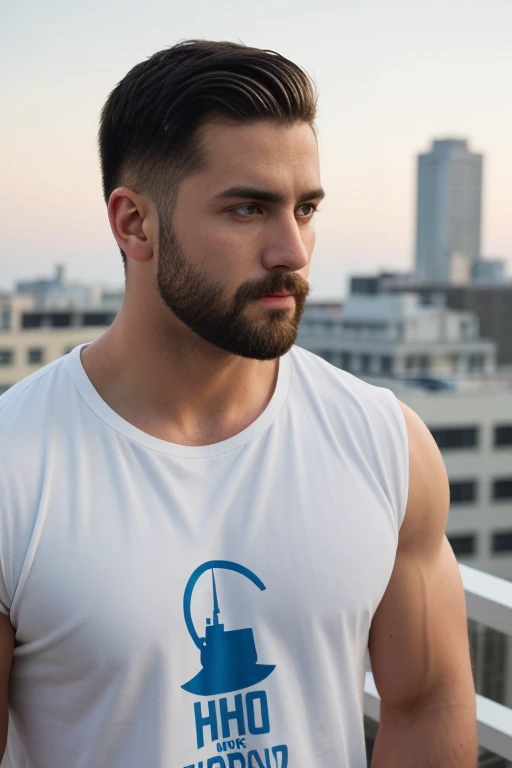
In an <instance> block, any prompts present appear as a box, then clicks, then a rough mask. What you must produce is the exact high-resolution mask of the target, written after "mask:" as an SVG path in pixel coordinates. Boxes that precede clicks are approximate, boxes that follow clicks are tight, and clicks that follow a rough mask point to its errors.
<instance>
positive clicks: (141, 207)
mask: <svg viewBox="0 0 512 768" xmlns="http://www.w3.org/2000/svg"><path fill="white" fill-rule="evenodd" d="M108 218H109V221H110V227H111V229H112V234H113V235H114V237H115V239H116V242H117V244H118V246H119V247H120V248H122V249H123V251H124V252H125V253H126V256H127V258H129V259H134V260H135V261H140V262H143V261H149V260H150V259H151V258H152V256H153V251H154V246H155V235H156V233H157V231H158V229H157V216H156V210H155V207H154V205H153V204H152V202H151V201H150V200H149V198H148V197H147V196H146V195H141V194H139V193H138V192H134V191H133V189H129V187H118V188H117V189H114V191H113V192H112V194H111V195H110V198H109V201H108Z"/></svg>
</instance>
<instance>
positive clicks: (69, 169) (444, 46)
mask: <svg viewBox="0 0 512 768" xmlns="http://www.w3.org/2000/svg"><path fill="white" fill-rule="evenodd" d="M223 11H224V15H223V13H222V12H223ZM139 13H140V12H139V7H138V6H136V5H135V4H134V3H131V2H129V3H121V2H120V0H113V2H111V3H110V4H109V6H108V7H107V8H105V7H103V6H102V4H101V3H100V2H99V0H94V1H93V2H91V3H89V4H88V6H87V8H85V7H83V6H79V5H77V6H76V7H70V4H69V3H65V2H64V0H54V2H53V3H52V5H51V7H50V8H42V7H40V6H38V5H37V4H36V2H34V0H27V2H25V3H23V4H22V5H17V6H16V7H9V8H8V9H6V10H5V11H4V20H5V33H6V34H5V38H6V40H7V41H8V42H7V45H6V46H5V47H4V48H3V50H2V52H1V54H0V56H1V59H0V61H1V62H2V65H3V69H4V72H7V71H8V72H9V77H8V78H3V82H2V84H1V86H0V88H1V96H2V104H3V106H4V111H5V118H3V120H2V123H3V124H2V128H1V129H0V131H1V135H2V141H1V144H0V162H1V167H2V177H3V184H2V185H1V187H0V202H1V204H2V211H3V215H2V217H1V219H0V236H1V242H2V255H1V257H0V288H3V289H9V288H11V287H12V285H13V282H14V280H15V279H26V278H30V277H34V276H36V275H45V274H48V273H50V272H53V266H54V264H55V263H57V262H62V263H66V264H67V272H68V275H69V278H70V279H72V280H73V279H77V280H87V281H89V282H104V283H106V284H109V285H118V284H120V283H122V280H123V273H122V265H121V259H120V257H119V252H118V250H117V246H116V244H115V241H114V239H113V237H112V234H111V233H110V228H109V225H108V220H107V216H106V211H105V207H104V203H103V200H102V195H101V182H100V172H99V163H98V159H97V153H96V131H97V120H98V115H99V112H100V110H101V107H102V106H103V103H104V101H105V99H106V97H107V96H108V93H109V92H110V90H112V88H113V87H114V86H115V85H116V83H117V82H118V80H119V79H121V78H122V77H123V76H124V75H125V74H126V72H127V71H128V70H129V69H130V68H131V67H132V66H134V65H135V64H136V63H137V62H138V61H141V60H143V59H144V58H146V57H147V56H149V55H151V54H152V53H154V52H155V51H157V50H159V49H162V48H164V47H166V46H168V45H172V44H174V43H175V42H177V41H178V40H180V39H185V38H189V37H207V38H211V39H230V40H235V41H236V40H238V39H240V40H241V41H242V42H245V43H247V44H250V45H256V46H259V47H268V48H271V49H274V50H277V51H279V52H280V53H282V54H283V55H285V56H287V57H288V58H291V59H292V60H294V61H296V62H297V63H298V64H300V65H301V66H303V67H304V68H305V69H306V70H307V71H308V72H309V74H310V75H311V76H312V77H313V79H314V80H315V82H316V84H317V87H318V89H319V96H320V98H319V117H318V128H319V134H320V142H319V143H320V156H321V167H322V183H323V186H324V187H325V189H326V191H327V197H326V200H325V201H324V202H323V204H322V206H321V208H322V211H321V213H320V214H319V216H318V219H317V233H318V239H317V246H316V249H315V255H314V258H313V266H312V271H311V283H312V286H313V292H312V298H324V297H332V298H335V297H341V295H342V294H343V293H344V287H345V280H346V277H347V276H348V275H349V274H351V273H353V272H371V271H373V270H376V269H400V270H406V269H411V268H412V266H413V261H414V230H415V207H416V178H415V172H416V155H417V154H418V153H420V152H425V151H427V150H428V149H429V147H430V143H431V141H432V140H433V139H434V138H444V137H454V138H467V139H468V140H469V146H470V148H471V150H472V151H475V152H481V153H482V154H483V155H484V193H483V219H482V222H483V227H482V230H483V237H482V252H483V254H484V255H487V256H503V257H506V258H507V261H508V264H509V274H510V272H511V270H510V264H511V262H512V225H511V224H510V220H511V219H512V216H511V212H512V201H511V195H510V192H509V187H510V180H511V179H512V147H511V143H510V128H511V126H512V105H511V104H510V103H509V102H510V100H507V98H506V93H507V88H508V82H507V81H508V73H509V72H510V71H512V52H511V49H510V46H509V34H510V30H511V29H512V5H511V4H510V3H509V2H508V0H491V2H490V3H489V4H487V6H486V9H485V10H484V9H483V8H474V7H468V6H467V5H466V4H465V3H463V2H462V1H461V0H450V1H449V2H448V3H441V2H440V0H434V1H433V3H431V4H430V6H429V7H428V8H423V9H414V8H413V9H411V8H410V6H409V5H408V4H407V3H406V2H404V0H391V2H390V3H388V4H387V5H386V7H385V8H383V7H382V6H381V5H379V4H378V3H377V2H375V1H373V2H366V3H364V2H363V3H362V4H360V5H358V6H357V7H352V6H350V7H348V6H347V7H343V6H338V7H337V8H335V9H331V8H330V6H329V3H328V2H326V1H325V0H321V1H320V2H319V3H318V4H316V5H315V11H314V13H313V12H311V7H310V6H306V5H303V6H295V5H292V4H291V3H290V2H289V0H284V1H283V2H282V3H280V4H279V6H278V7H277V8H276V7H275V6H274V5H273V4H272V3H271V2H270V0H263V2H261V3H260V5H259V6H258V9H257V13H255V12H253V11H247V10H246V8H245V7H242V6H240V7H238V6H237V7H231V6H230V4H229V3H227V1H226V0H221V2H220V3H218V4H217V5H216V6H215V8H213V7H212V6H211V5H209V4H207V3H206V2H203V0H200V2H196V3H194V4H193V5H190V6H187V7H186V8H183V7H170V6H169V5H168V4H165V3H164V2H162V0H148V2H147V3H146V4H145V8H144V17H143V19H142V21H143V23H141V19H140V18H139ZM269 20H270V23H269ZM306 30H307V31H308V35H306V34H305V31H306ZM50 41H51V43H50Z"/></svg>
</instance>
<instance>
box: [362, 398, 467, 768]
mask: <svg viewBox="0 0 512 768" xmlns="http://www.w3.org/2000/svg"><path fill="white" fill-rule="evenodd" d="M402 410H403V412H404V416H405V419H406V423H407V431H408V435H409V455H410V482H409V499H408V504H407V512H406V515H405V519H404V522H403V525H402V528H401V530H400V537H399V544H398V552H397V558H396V563H395V567H394V569H393V574H392V577H391V580H390V583H389V585H388V588H387V590H386V593H385V595H384V597H383V599H382V601H381V603H380V605H379V607H378V609H377V611H376V614H375V616H374V619H373V622H372V628H371V632H370V656H371V663H372V671H373V675H374V678H375V683H376V686H377V690H378V691H379V694H380V697H381V709H380V726H379V731H378V734H377V740H376V743H375V749H374V754H373V761H372V768H397V766H400V768H439V766H443V768H475V766H476V762H477V737H476V713H475V691H474V686H473V679H472V674H471V664H470V657H469V644H468V636H467V623H466V610H465V601H464V592H463V588H462V583H461V579H460V575H459V570H458V567H457V563H456V560H455V557H454V555H453V552H452V550H451V547H450V545H449V543H448V541H447V539H446V537H445V535H444V530H445V525H446V518H447V514H448V507H449V489H448V481H447V478H446V471H445V468H444V464H443V461H442V458H441V456H440V454H439V451H438V449H437V446H436V445H435V442H434V440H433V438H432V436H431V435H430V433H429V431H428V430H427V428H426V427H425V425H424V424H423V423H422V421H421V420H420V419H419V417H418V416H416V414H415V413H413V411H411V410H410V409H409V408H407V407H406V406H404V405H402Z"/></svg>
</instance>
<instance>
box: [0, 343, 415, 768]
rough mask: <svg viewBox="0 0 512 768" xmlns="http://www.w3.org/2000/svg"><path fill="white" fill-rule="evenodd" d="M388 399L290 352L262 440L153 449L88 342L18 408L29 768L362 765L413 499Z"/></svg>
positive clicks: (11, 423)
mask: <svg viewBox="0 0 512 768" xmlns="http://www.w3.org/2000/svg"><path fill="white" fill-rule="evenodd" d="M407 466H408V460H407V435H406V427H405V423H404V420H403V416H402V413H401V410H400V408H399V406H398V403H397V402H396V400H395V398H394V396H393V395H392V393H391V392H389V391H388V390H385V389H381V388H376V387H372V386H370V385H368V384H366V383H363V382H362V381H359V380H358V379H356V378H354V377H353V376H351V375H350V374H348V373H345V372H343V371H340V370H338V369H336V368H334V367H332V366H331V365H329V364H327V363H325V362H324V361H323V360H321V359H320V358H318V357H316V356H315V355H312V354H310V353H308V352H306V351H304V350H302V349H300V348H297V347H294V348H293V349H292V350H291V351H290V352H289V353H288V354H287V355H285V356H284V357H282V358H281V360H280V364H279V375H278V381H277V386H276V390H275V392H274V395H273V397H272V400H271V402H270V403H269V405H268V407H267V408H266V410H265V411H264V412H263V413H262V414H261V416H260V417H259V418H258V419H257V420H256V421H255V422H254V423H253V424H251V425H250V426H249V427H248V428H247V429H245V430H243V431H242V432H241V433H239V434H238V435H236V436H234V437H232V438H230V439H228V440H225V441H223V442H221V443H217V444H215V445H207V446H201V447H185V446H181V445H175V444H172V443H169V442H166V441H164V440H159V439H157V438H154V437H151V436H149V435H147V434H146V433H144V432H142V431H140V430H139V429H137V428H136V427H134V426H132V425H131V424H129V423H127V422H126V421H124V420H123V419H122V418H121V417H120V416H118V415H117V414H116V413H115V412H114V411H112V410H111V409H110V408H109V407H108V406H107V405H106V403H105V402H104V401H103V400H102V399H101V398H100V396H99V395H98V393H97V392H96V390H95V389H94V387H93V386H92V384H91V382H90V381H89V379H88V377H87V375H86V373H85V371H84V369H83V367H82V364H81V361H80V348H77V349H75V350H74V351H73V352H72V353H71V354H70V355H67V356H66V357H65V358H62V359H60V360H58V361H57V362H55V363H52V364H51V365H49V366H47V367H46V368H44V369H42V370H41V371H39V372H38V373H36V374H34V375H33V376H31V377H29V378H27V379H25V380H24V381H22V382H20V383H19V384H17V385H16V386H14V387H13V388H12V389H10V390H9V391H8V392H7V393H6V394H5V395H4V396H3V397H2V398H1V399H0V610H1V611H3V612H5V613H9V614H10V617H11V621H12V624H13V626H14V627H15V629H16V639H17V643H18V645H17V647H16V649H15V652H14V662H13V669H12V677H11V698H10V705H11V713H12V717H13V719H14V722H15V724H16V729H17V731H18V734H19V739H20V742H21V745H22V748H23V752H24V755H25V757H24V761H21V759H20V761H19V762H16V766H17V768H18V766H24V768H25V766H26V768H118V767H119V768H120V767H121V766H122V767H123V768H141V767H142V766H144V767H145V766H148V768H312V767H313V766H315V768H342V767H343V768H365V766H366V756H365V743H364V732H363V684H364V674H365V651H366V648H367V642H368V633H369V629H370V624H371V621H372V617H373V615H374V613H375V610H376V608H377V606H378V604H379V602H380V600H381V598H382V596H383V594H384V591H385V589H386V586H387V584H388V582H389V579H390V576H391V572H392V569H393V564H394V560H395V555H396V548H397V542H398V532H399V528H400V525H401V523H402V519H403V516H404V511H405V506H406V500H407V491H408V472H407Z"/></svg>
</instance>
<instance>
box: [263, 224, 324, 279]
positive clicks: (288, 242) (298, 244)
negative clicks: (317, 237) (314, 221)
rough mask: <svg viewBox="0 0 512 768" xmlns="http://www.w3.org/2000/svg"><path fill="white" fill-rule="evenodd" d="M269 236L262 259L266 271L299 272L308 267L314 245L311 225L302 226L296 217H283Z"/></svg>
mask: <svg viewBox="0 0 512 768" xmlns="http://www.w3.org/2000/svg"><path fill="white" fill-rule="evenodd" d="M268 234H269V238H268V242H267V245H266V247H265V249H264V251H263V259H262V261H263V266H264V267H265V269H268V270H276V269H282V270H286V271H287V272H288V271H289V272H298V271H299V270H301V269H304V267H306V266H307V264H308V263H309V259H310V257H311V251H312V249H313V244H314V232H313V229H312V226H311V224H302V225H300V224H299V223H298V222H297V220H296V218H295V216H294V215H286V216H284V215H283V216H282V217H279V220H277V221H274V222H273V225H272V227H271V228H270V231H269V233H268Z"/></svg>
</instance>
